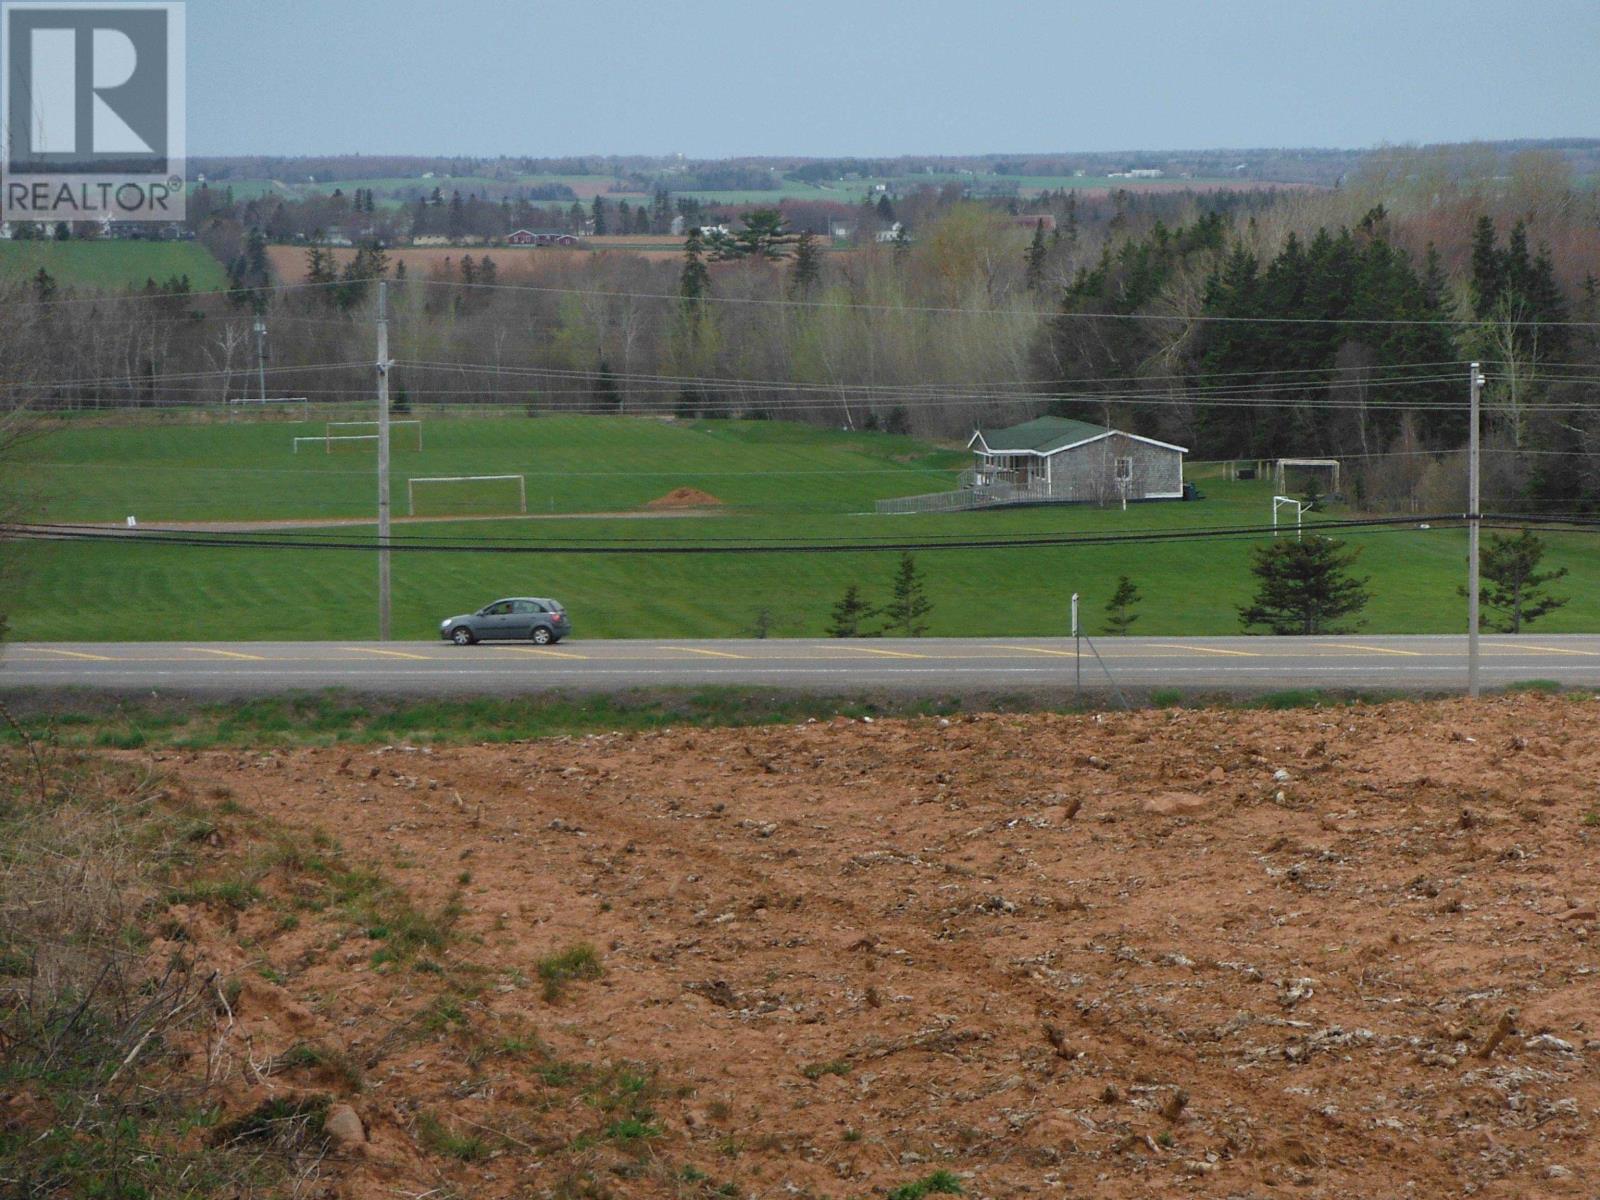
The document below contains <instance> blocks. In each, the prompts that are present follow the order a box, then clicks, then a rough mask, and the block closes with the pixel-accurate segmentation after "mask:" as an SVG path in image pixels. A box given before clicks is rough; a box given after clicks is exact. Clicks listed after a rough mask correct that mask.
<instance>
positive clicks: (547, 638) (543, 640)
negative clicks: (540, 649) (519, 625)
mask: <svg viewBox="0 0 1600 1200" xmlns="http://www.w3.org/2000/svg"><path fill="white" fill-rule="evenodd" d="M555 640H556V638H555V634H553V633H551V632H550V631H549V630H548V629H546V628H545V627H544V626H543V625H540V626H538V627H537V628H535V629H534V631H533V644H534V645H535V646H548V645H549V644H550V643H551V642H553V641H555Z"/></svg>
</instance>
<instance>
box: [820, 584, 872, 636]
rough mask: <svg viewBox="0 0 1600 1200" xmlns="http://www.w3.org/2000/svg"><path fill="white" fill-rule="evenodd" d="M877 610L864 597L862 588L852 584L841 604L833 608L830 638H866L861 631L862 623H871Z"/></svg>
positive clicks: (829, 627)
mask: <svg viewBox="0 0 1600 1200" xmlns="http://www.w3.org/2000/svg"><path fill="white" fill-rule="evenodd" d="M877 611H878V610H877V609H875V608H874V607H873V606H872V605H871V604H870V603H869V602H868V601H867V599H866V598H865V597H864V596H862V594H861V588H860V587H859V586H858V585H856V584H854V583H852V584H851V585H850V586H849V587H848V588H846V589H845V593H844V595H843V596H842V597H840V599H839V603H837V604H835V605H834V606H833V612H832V613H831V614H830V620H829V622H828V636H829V637H832V638H852V637H863V636H865V635H864V634H863V633H862V631H861V623H862V622H863V621H870V620H871V619H872V618H873V617H874V616H875V615H876V614H877Z"/></svg>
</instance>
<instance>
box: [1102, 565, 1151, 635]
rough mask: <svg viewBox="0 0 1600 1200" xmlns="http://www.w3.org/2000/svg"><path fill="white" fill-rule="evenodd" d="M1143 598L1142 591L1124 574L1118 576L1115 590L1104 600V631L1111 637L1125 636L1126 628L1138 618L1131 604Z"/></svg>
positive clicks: (1131, 625)
mask: <svg viewBox="0 0 1600 1200" xmlns="http://www.w3.org/2000/svg"><path fill="white" fill-rule="evenodd" d="M1143 599H1144V595H1143V593H1141V592H1140V591H1139V589H1138V588H1137V587H1136V586H1134V582H1133V580H1131V579H1129V578H1128V577H1127V576H1126V575H1121V576H1118V578H1117V590H1116V591H1115V592H1113V593H1112V595H1111V599H1110V600H1107V601H1106V632H1107V633H1108V634H1110V635H1111V636H1113V637H1127V636H1128V630H1129V629H1131V628H1132V627H1133V623H1134V622H1135V621H1137V620H1138V619H1139V614H1138V613H1136V612H1134V611H1133V606H1134V605H1135V604H1138V603H1139V601H1141V600H1143Z"/></svg>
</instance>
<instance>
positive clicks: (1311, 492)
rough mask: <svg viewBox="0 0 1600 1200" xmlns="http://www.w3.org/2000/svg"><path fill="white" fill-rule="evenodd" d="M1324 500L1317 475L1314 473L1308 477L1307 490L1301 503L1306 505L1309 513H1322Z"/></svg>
mask: <svg viewBox="0 0 1600 1200" xmlns="http://www.w3.org/2000/svg"><path fill="white" fill-rule="evenodd" d="M1323 499H1324V497H1323V495H1322V488H1321V487H1320V486H1319V485H1318V483H1317V473H1316V472H1315V471H1313V472H1311V473H1310V474H1309V475H1307V476H1306V490H1305V494H1304V495H1303V496H1301V498H1300V501H1301V503H1302V504H1304V505H1305V510H1306V511H1307V512H1321V511H1322V502H1323Z"/></svg>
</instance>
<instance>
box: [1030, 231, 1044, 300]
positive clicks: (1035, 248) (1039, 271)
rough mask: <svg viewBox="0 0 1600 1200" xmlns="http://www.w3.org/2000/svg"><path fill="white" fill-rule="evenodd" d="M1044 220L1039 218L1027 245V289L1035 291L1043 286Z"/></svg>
mask: <svg viewBox="0 0 1600 1200" xmlns="http://www.w3.org/2000/svg"><path fill="white" fill-rule="evenodd" d="M1045 254H1046V250H1045V244H1044V222H1043V221H1042V220H1041V221H1039V222H1038V223H1037V224H1035V225H1034V227H1033V241H1032V242H1031V243H1029V245H1028V259H1027V263H1028V272H1027V281H1028V290H1029V291H1030V292H1037V291H1038V290H1039V289H1040V288H1042V287H1044V260H1045Z"/></svg>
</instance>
